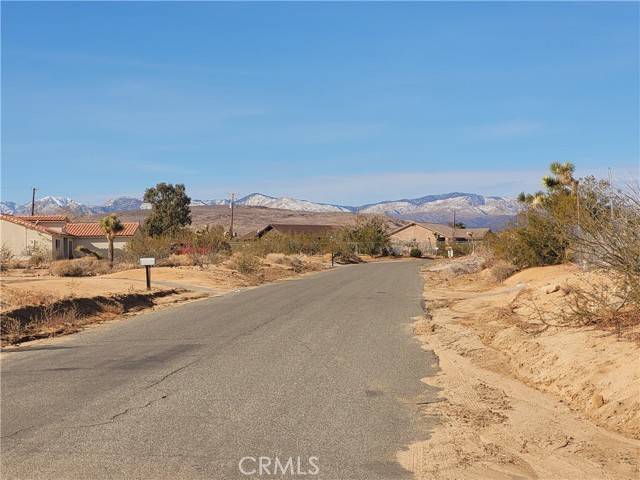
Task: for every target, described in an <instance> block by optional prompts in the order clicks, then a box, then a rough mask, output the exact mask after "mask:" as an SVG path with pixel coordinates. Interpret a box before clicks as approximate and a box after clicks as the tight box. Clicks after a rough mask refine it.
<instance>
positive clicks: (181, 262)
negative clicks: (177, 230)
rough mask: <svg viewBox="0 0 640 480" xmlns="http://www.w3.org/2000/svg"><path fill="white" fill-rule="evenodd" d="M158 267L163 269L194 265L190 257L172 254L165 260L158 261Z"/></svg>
mask: <svg viewBox="0 0 640 480" xmlns="http://www.w3.org/2000/svg"><path fill="white" fill-rule="evenodd" d="M158 265H160V266H163V267H191V266H193V265H195V263H194V262H193V258H191V256H190V255H178V254H175V253H172V254H171V255H169V256H168V257H167V258H165V259H162V260H160V261H159V262H158Z"/></svg>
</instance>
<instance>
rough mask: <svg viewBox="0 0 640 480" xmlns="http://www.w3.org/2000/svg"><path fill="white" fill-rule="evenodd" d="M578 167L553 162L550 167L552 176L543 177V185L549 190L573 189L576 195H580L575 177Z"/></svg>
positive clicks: (571, 164)
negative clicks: (574, 173)
mask: <svg viewBox="0 0 640 480" xmlns="http://www.w3.org/2000/svg"><path fill="white" fill-rule="evenodd" d="M575 169H576V166H575V165H574V164H573V163H571V162H565V163H559V162H553V163H552V164H551V165H550V166H549V170H551V175H545V176H544V177H542V184H543V185H544V186H545V187H547V190H550V191H554V190H558V189H571V192H572V193H573V194H574V195H577V193H578V180H577V179H575V178H574V177H573V172H574V171H575Z"/></svg>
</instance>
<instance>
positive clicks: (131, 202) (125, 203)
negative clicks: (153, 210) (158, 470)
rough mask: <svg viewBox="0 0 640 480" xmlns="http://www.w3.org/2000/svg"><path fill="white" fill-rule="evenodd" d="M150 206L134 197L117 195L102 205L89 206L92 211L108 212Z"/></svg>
mask: <svg viewBox="0 0 640 480" xmlns="http://www.w3.org/2000/svg"><path fill="white" fill-rule="evenodd" d="M145 206H146V208H150V206H149V205H148V204H145V203H144V202H143V201H142V200H140V199H139V198H135V197H117V198H112V199H110V200H107V201H106V202H105V204H104V205H98V206H93V207H89V208H90V209H91V212H92V213H109V212H119V211H126V210H139V209H141V208H145Z"/></svg>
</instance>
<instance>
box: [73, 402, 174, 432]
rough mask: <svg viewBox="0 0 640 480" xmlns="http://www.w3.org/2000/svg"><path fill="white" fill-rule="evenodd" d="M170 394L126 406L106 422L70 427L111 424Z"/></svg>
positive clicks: (78, 426)
mask: <svg viewBox="0 0 640 480" xmlns="http://www.w3.org/2000/svg"><path fill="white" fill-rule="evenodd" d="M168 396H169V395H168V394H164V395H162V396H161V397H160V398H154V399H153V400H149V401H148V402H147V403H145V404H144V405H142V406H139V407H128V408H125V409H124V410H122V411H121V412H118V413H116V414H115V415H112V416H111V418H109V420H107V421H105V422H98V423H90V424H88V425H75V426H73V427H70V428H92V427H100V426H103V425H109V424H110V423H115V422H116V420H117V419H118V418H120V417H122V416H124V415H127V414H129V413H131V412H133V411H136V410H143V409H145V408H148V407H150V406H151V405H153V404H154V403H156V402H159V401H160V400H164V399H165V398H167V397H168Z"/></svg>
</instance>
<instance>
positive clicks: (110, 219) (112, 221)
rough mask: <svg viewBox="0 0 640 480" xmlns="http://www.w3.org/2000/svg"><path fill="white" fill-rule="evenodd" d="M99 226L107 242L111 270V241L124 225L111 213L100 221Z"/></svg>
mask: <svg viewBox="0 0 640 480" xmlns="http://www.w3.org/2000/svg"><path fill="white" fill-rule="evenodd" d="M100 226H101V227H102V231H103V232H104V234H105V236H106V237H107V240H108V241H109V267H110V268H113V240H114V239H115V238H116V235H117V234H118V233H120V232H121V231H123V230H124V225H123V224H122V222H121V221H120V219H119V218H118V217H117V216H116V215H115V214H113V213H111V214H109V215H107V216H106V217H103V218H102V219H101V220H100Z"/></svg>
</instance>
